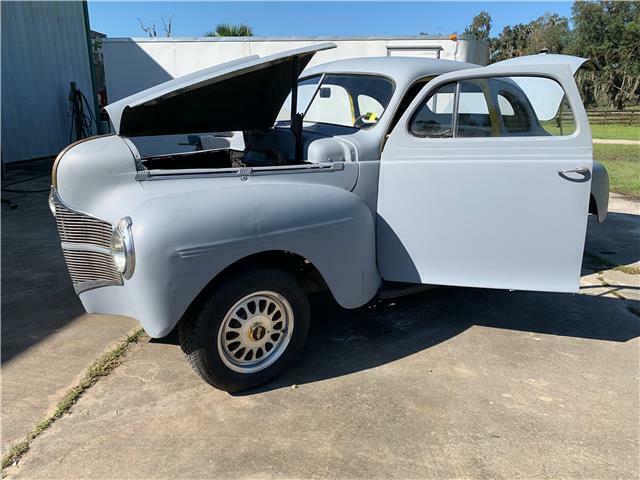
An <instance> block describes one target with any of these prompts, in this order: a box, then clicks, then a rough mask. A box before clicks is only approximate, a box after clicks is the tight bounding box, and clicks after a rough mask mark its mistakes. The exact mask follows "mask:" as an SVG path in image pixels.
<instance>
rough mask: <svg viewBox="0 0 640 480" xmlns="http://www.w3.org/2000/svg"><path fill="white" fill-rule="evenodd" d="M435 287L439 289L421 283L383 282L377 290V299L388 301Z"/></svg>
mask: <svg viewBox="0 0 640 480" xmlns="http://www.w3.org/2000/svg"><path fill="white" fill-rule="evenodd" d="M436 287H439V285H429V284H423V283H402V282H384V283H383V284H382V288H380V290H378V295H377V297H378V298H379V299H381V300H388V299H390V298H396V297H404V296H405V295H412V294H414V293H420V292H424V291H426V290H431V289H432V288H436Z"/></svg>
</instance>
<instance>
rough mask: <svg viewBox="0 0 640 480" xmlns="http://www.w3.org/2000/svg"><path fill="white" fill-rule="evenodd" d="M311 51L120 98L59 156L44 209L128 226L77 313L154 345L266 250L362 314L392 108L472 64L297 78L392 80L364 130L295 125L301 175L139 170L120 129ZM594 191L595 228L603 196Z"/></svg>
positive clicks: (363, 63)
mask: <svg viewBox="0 0 640 480" xmlns="http://www.w3.org/2000/svg"><path fill="white" fill-rule="evenodd" d="M322 48H328V47H327V46H324V47H322V46H321V47H314V48H312V47H307V48H306V49H299V50H297V51H295V52H287V54H286V55H285V54H282V55H275V56H271V57H268V58H266V59H262V60H256V59H255V58H253V57H252V58H249V59H243V60H241V61H236V62H231V63H229V64H225V65H223V66H221V67H214V68H213V69H210V70H211V72H209V73H207V72H205V73H199V74H193V75H192V76H191V78H190V79H187V80H186V81H185V80H184V79H182V80H181V79H176V80H175V81H172V82H174V83H173V84H172V82H168V84H167V85H164V86H158V87H154V89H155V90H154V89H150V90H149V91H146V93H145V92H142V93H141V94H138V95H134V96H133V97H130V98H129V99H123V100H121V101H120V102H116V104H113V105H111V106H110V107H108V108H107V110H108V112H109V114H110V116H111V118H112V120H113V123H114V126H115V127H116V131H117V132H118V133H119V134H116V135H108V136H102V137H94V138H91V139H88V140H85V141H81V142H78V143H76V144H74V145H71V146H70V147H67V149H65V150H64V151H63V152H62V153H61V154H60V155H59V157H58V159H57V161H56V165H55V167H54V172H53V193H52V199H53V201H54V202H57V203H59V204H60V205H62V206H63V207H64V208H66V209H68V210H69V211H73V212H76V213H78V214H80V215H86V216H89V217H94V218H96V219H100V220H101V221H104V222H108V223H109V224H111V225H115V224H116V223H117V222H118V220H119V219H121V218H123V217H129V218H130V219H131V221H132V227H131V228H132V237H133V243H134V248H135V271H134V273H133V275H132V276H131V278H129V279H122V281H121V282H119V284H112V285H107V286H99V288H86V287H83V286H82V284H80V285H77V286H76V289H77V291H78V292H79V294H80V298H81V300H82V303H83V305H84V307H85V308H86V310H87V311H88V312H90V313H92V312H93V313H109V314H119V315H127V316H130V317H134V318H136V319H138V320H139V321H140V322H141V323H142V325H143V326H144V328H145V330H146V331H147V333H148V334H149V335H150V336H152V337H162V336H164V335H166V334H167V333H169V332H170V331H171V330H172V329H173V328H174V326H175V325H176V324H177V322H178V321H179V320H180V318H181V317H182V316H183V315H184V313H185V312H186V311H187V309H188V308H189V306H190V305H191V304H192V302H193V301H194V299H196V298H197V296H198V295H199V294H200V293H201V292H202V291H203V289H204V288H205V287H206V286H207V285H208V284H209V283H210V282H211V281H212V280H214V279H216V278H217V277H218V276H219V275H220V274H221V273H222V272H224V271H225V269H227V268H229V267H230V266H232V265H234V264H235V263H236V262H238V261H240V260H242V259H245V258H247V257H249V256H251V255H255V254H260V253H262V252H274V251H275V252H292V253H294V254H296V255H298V256H300V257H302V258H304V259H306V260H308V262H310V263H311V264H312V265H313V266H314V267H315V268H316V269H317V271H318V272H319V273H320V275H321V276H322V278H323V280H324V282H325V283H326V285H327V286H328V288H329V290H330V291H331V293H332V295H333V297H334V298H335V300H336V301H337V302H338V303H339V304H340V305H341V306H342V307H345V308H356V307H359V306H362V305H364V304H365V303H367V302H368V301H370V300H371V299H372V298H373V297H374V296H375V295H376V293H377V292H378V290H379V288H380V286H381V283H382V281H383V279H382V278H381V275H380V273H379V272H378V267H377V260H376V258H377V250H376V249H377V248H379V247H377V245H376V222H377V218H376V208H377V201H378V198H377V197H378V175H379V169H380V156H381V151H382V148H383V145H384V141H385V138H386V136H387V135H388V134H389V133H390V131H389V130H390V124H391V122H392V119H394V118H395V113H396V109H398V106H399V105H400V103H401V101H402V99H403V98H404V96H405V94H406V93H407V91H408V89H409V88H410V87H411V86H412V85H413V84H415V82H417V81H420V80H422V81H425V79H429V78H433V77H437V76H439V75H442V74H445V73H447V72H453V71H456V70H461V69H469V68H473V67H475V66H474V65H469V64H464V63H460V62H450V61H444V60H430V59H413V58H367V59H352V60H343V61H337V62H332V63H328V64H325V65H322V66H318V67H315V68H313V69H309V70H307V71H305V72H304V74H303V77H308V76H312V75H314V74H318V73H324V72H330V73H357V74H367V73H370V74H375V75H382V76H385V77H388V78H390V79H392V81H393V83H394V91H393V95H392V97H391V100H390V101H389V104H388V107H387V108H386V110H385V113H384V114H383V115H382V117H381V118H380V119H379V121H378V123H377V124H376V126H375V127H374V128H370V129H361V130H358V131H354V130H353V129H345V128H342V127H337V126H331V125H320V124H316V125H313V126H309V127H308V128H306V127H305V129H304V136H303V152H304V158H305V159H306V160H307V162H306V163H305V164H303V165H292V166H286V167H283V166H277V167H259V168H247V167H243V168H228V169H183V170H172V169H165V170H149V169H144V168H142V167H141V161H142V157H141V155H140V153H139V151H138V149H137V148H136V146H135V144H134V142H133V141H132V140H131V139H129V138H128V137H127V133H126V132H125V131H123V128H124V127H123V126H125V125H128V126H129V127H127V128H130V129H132V130H133V131H135V130H136V128H137V129H138V133H137V134H140V132H143V131H144V129H145V128H149V127H148V125H147V126H145V125H144V122H143V121H140V119H139V118H134V117H130V118H129V120H127V121H124V120H123V116H124V115H127V112H129V114H131V115H133V113H135V112H136V108H138V107H137V106H136V105H138V106H139V105H142V108H149V109H151V111H153V108H157V106H158V105H161V104H162V101H169V100H170V99H172V98H174V99H175V98H176V96H179V95H178V94H177V93H176V91H178V90H180V89H182V88H183V87H184V86H185V85H189V84H193V83H198V82H200V84H201V85H204V87H205V88H206V87H207V85H209V83H208V82H209V79H210V78H213V77H215V78H219V77H220V76H222V77H223V79H224V78H227V77H229V76H232V73H233V71H234V70H235V69H237V68H238V66H241V67H242V66H244V67H246V66H247V65H248V66H249V67H248V70H247V71H252V70H251V69H254V68H259V67H260V65H262V66H264V65H265V64H269V62H273V63H277V62H278V61H281V60H282V59H285V60H287V59H291V58H293V57H295V56H296V55H297V56H298V60H300V59H301V60H300V61H301V62H302V63H304V61H303V60H306V61H308V59H310V55H312V54H313V53H314V51H316V50H319V49H322ZM304 64H305V65H306V63H304ZM296 65H297V64H296ZM216 69H217V70H216ZM220 72H222V74H220ZM296 76H297V75H296ZM180 81H183V82H184V85H180V83H179V82H180ZM175 82H178V83H177V84H176V83H175ZM425 83H426V82H425ZM425 88H428V86H427V87H425ZM152 90H154V91H152ZM149 92H150V93H149ZM285 93H288V89H287V90H286V91H285ZM422 93H425V91H424V89H423V91H422V92H421V94H422ZM278 94H279V95H280V92H279V93H278ZM132 99H133V100H132ZM281 100H282V99H280V101H281ZM136 102H137V103H136ZM145 102H147V103H145ZM154 105H155V106H154ZM203 118H204V117H203ZM222 120H224V119H222ZM136 122H137V123H136ZM153 122H154V121H151V123H153ZM155 123H156V124H158V121H155ZM222 123H224V122H222ZM232 123H233V125H234V127H235V128H237V127H238V125H239V124H241V123H242V121H241V119H240V120H239V119H238V118H235V119H234V120H233V122H232ZM221 125H222V124H215V125H214V126H213V127H214V128H210V127H211V125H204V126H203V127H202V131H215V130H216V129H221V128H222V126H221ZM205 127H206V130H205ZM158 128H162V127H158ZM190 128H192V130H191V131H194V130H196V131H197V129H198V128H199V127H198V125H196V128H195V129H194V128H193V125H191V126H190ZM125 130H126V129H125ZM275 131H276V132H279V133H278V135H279V137H278V139H276V142H281V144H282V145H281V148H282V149H283V150H286V149H287V148H289V149H291V148H292V147H291V142H289V143H288V144H287V143H286V142H285V141H283V140H282V139H283V138H284V139H286V138H287V137H288V136H289V135H290V133H289V130H288V129H286V128H278V127H276V129H275ZM163 133H168V131H165V132H163ZM142 134H148V132H147V131H144V132H143V133H142ZM605 173H606V172H605ZM601 190H602V189H601ZM607 190H608V188H607ZM596 193H597V195H598V199H597V202H598V212H599V213H598V215H599V219H600V220H603V219H604V215H606V203H605V204H604V212H605V213H604V214H600V212H601V211H603V210H602V208H603V207H602V202H603V201H606V200H602V199H604V198H606V196H605V192H604V190H602V191H599V192H596ZM600 197H602V199H601V198H600ZM63 249H65V255H66V253H67V251H71V250H74V249H81V246H78V245H75V244H70V243H68V242H67V243H65V242H64V241H63ZM102 253H103V254H104V252H102Z"/></svg>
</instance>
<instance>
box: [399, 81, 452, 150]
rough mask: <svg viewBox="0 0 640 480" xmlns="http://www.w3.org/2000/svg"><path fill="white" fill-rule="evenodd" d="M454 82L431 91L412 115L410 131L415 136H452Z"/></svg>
mask: <svg viewBox="0 0 640 480" xmlns="http://www.w3.org/2000/svg"><path fill="white" fill-rule="evenodd" d="M455 89H456V84H455V83H448V84H446V85H443V86H441V87H440V88H438V89H437V90H436V91H435V92H433V93H432V94H431V95H430V96H429V98H428V99H427V101H426V102H425V103H424V104H422V106H421V107H420V108H418V111H417V112H416V113H415V115H414V116H413V119H412V120H411V123H410V125H411V126H410V131H411V133H412V134H413V135H415V136H417V137H433V138H451V137H452V136H453V130H452V127H453V104H454V97H455Z"/></svg>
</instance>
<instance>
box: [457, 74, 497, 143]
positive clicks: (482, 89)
mask: <svg viewBox="0 0 640 480" xmlns="http://www.w3.org/2000/svg"><path fill="white" fill-rule="evenodd" d="M487 98H489V102H487ZM490 99H491V94H490V90H489V83H488V80H484V79H478V80H464V81H462V82H460V99H459V100H458V122H457V129H456V137H499V136H500V127H499V125H497V123H496V115H495V112H494V113H493V115H492V114H491V112H490V106H491V110H493V107H492V102H491V100H490Z"/></svg>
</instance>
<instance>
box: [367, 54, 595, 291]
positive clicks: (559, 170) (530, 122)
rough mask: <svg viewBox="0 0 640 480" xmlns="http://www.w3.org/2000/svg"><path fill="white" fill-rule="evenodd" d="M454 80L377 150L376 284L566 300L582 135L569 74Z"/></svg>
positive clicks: (575, 273) (579, 196)
mask: <svg viewBox="0 0 640 480" xmlns="http://www.w3.org/2000/svg"><path fill="white" fill-rule="evenodd" d="M536 57H540V59H539V62H540V63H535V62H533V63H532V62H531V61H530V60H526V61H524V64H515V65H514V64H509V63H505V64H502V63H501V64H494V65H491V66H488V67H482V68H475V69H468V70H466V69H465V70H462V71H457V72H452V73H449V74H446V75H442V76H440V77H437V78H436V79H434V80H432V81H431V82H430V83H429V84H427V85H426V86H425V88H424V89H423V90H422V92H421V93H420V94H419V95H418V96H417V97H416V99H415V100H414V101H413V103H412V105H411V106H410V107H409V108H408V109H407V111H406V112H405V114H404V115H403V117H402V118H401V120H400V121H399V122H398V125H397V126H396V127H395V129H394V130H393V132H392V133H391V135H390V137H389V140H388V141H387V144H386V145H385V148H384V151H383V154H382V159H381V166H380V180H379V182H380V183H379V196H378V222H377V225H378V227H377V228H378V232H377V241H378V264H379V268H380V272H381V274H382V277H383V278H384V279H385V280H392V281H401V282H415V283H429V284H439V285H458V286H470V287H488V288H505V289H516V290H540V291H559V292H575V291H577V289H578V284H579V277H580V268H581V263H582V254H583V248H584V240H585V233H586V226H587V212H588V205H589V191H590V179H591V169H592V146H591V131H590V128H589V123H588V120H587V115H586V112H585V110H584V108H583V106H582V101H581V98H580V94H579V92H578V89H577V87H576V84H575V81H574V79H573V69H572V68H571V67H570V66H569V64H567V63H562V62H556V61H553V62H549V63H544V60H545V57H547V56H546V55H540V56H536Z"/></svg>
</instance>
